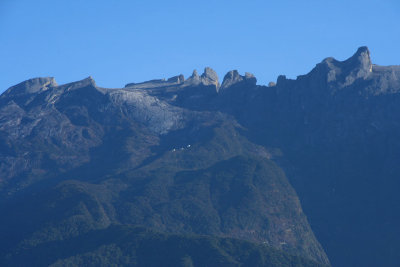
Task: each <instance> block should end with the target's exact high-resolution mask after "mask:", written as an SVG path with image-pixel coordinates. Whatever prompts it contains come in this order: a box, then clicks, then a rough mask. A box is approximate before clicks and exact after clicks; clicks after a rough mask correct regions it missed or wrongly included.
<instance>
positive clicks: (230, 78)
mask: <svg viewBox="0 0 400 267" xmlns="http://www.w3.org/2000/svg"><path fill="white" fill-rule="evenodd" d="M241 82H246V83H250V84H254V85H255V84H256V83H257V79H256V77H255V76H254V75H253V74H251V73H249V72H246V73H245V75H244V76H241V75H240V74H239V72H238V71H237V70H231V71H229V72H228V73H227V74H225V76H224V80H223V82H222V85H221V89H222V90H224V89H226V88H228V87H230V86H232V85H234V84H238V83H241Z"/></svg>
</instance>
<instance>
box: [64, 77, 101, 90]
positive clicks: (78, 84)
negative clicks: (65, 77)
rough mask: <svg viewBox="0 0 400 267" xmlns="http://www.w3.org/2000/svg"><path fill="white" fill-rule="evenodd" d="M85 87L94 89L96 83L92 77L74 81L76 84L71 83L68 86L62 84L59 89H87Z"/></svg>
mask: <svg viewBox="0 0 400 267" xmlns="http://www.w3.org/2000/svg"><path fill="white" fill-rule="evenodd" d="M87 86H93V87H96V82H95V80H94V79H93V77H92V76H89V77H87V78H85V79H82V80H80V81H76V82H72V83H68V84H64V85H62V86H61V87H62V88H65V87H66V88H67V90H74V89H77V88H82V87H87Z"/></svg>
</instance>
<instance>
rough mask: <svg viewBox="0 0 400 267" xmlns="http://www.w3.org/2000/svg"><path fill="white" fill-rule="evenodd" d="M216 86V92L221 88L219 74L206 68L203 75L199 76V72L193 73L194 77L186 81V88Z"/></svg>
mask: <svg viewBox="0 0 400 267" xmlns="http://www.w3.org/2000/svg"><path fill="white" fill-rule="evenodd" d="M200 84H202V85H206V86H209V85H214V86H215V88H216V90H218V88H219V86H220V85H219V81H218V75H217V73H216V72H215V71H214V70H213V69H212V68H210V67H206V68H204V72H203V74H201V76H199V74H198V73H197V70H194V71H193V74H192V76H190V78H189V79H187V80H186V81H185V86H196V85H200Z"/></svg>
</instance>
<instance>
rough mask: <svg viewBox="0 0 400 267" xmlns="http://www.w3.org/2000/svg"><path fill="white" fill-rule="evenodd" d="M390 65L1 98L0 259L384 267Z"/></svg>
mask: <svg viewBox="0 0 400 267" xmlns="http://www.w3.org/2000/svg"><path fill="white" fill-rule="evenodd" d="M399 91H400V66H378V65H375V64H373V63H372V62H371V58H370V51H369V50H368V48H367V47H361V48H359V49H358V50H357V51H356V53H355V54H354V55H353V56H351V57H350V58H349V59H347V60H344V61H338V60H336V59H334V58H327V59H324V60H323V61H322V62H321V63H319V64H317V65H316V66H315V68H314V69H312V70H311V71H310V72H309V73H308V74H306V75H301V76H298V77H297V79H287V78H286V77H285V76H284V75H281V76H279V77H278V79H277V82H276V83H272V82H271V83H270V84H269V85H268V86H263V85H257V79H256V78H255V77H254V75H252V74H250V73H245V74H244V75H241V74H239V72H238V71H236V70H232V71H230V72H228V73H227V74H226V75H225V76H224V78H223V81H222V84H220V82H219V78H218V76H217V74H216V72H215V71H214V70H212V69H211V68H205V70H204V72H203V73H202V74H201V75H199V74H198V73H197V71H194V72H193V74H192V76H190V77H188V78H187V79H185V77H184V76H183V75H177V76H174V77H171V78H168V79H157V80H151V81H147V82H140V83H128V84H127V85H126V86H125V87H124V88H117V89H109V88H102V87H99V86H98V85H97V84H96V83H95V81H94V80H93V78H91V77H88V78H86V79H84V80H82V81H78V82H73V83H69V84H64V85H58V84H57V83H56V81H55V79H54V78H34V79H31V80H28V81H25V82H22V83H20V84H18V85H15V86H13V87H11V88H9V89H8V90H6V91H5V92H4V93H3V94H2V95H1V96H0V212H1V214H2V218H3V219H2V220H1V222H0V229H1V230H0V265H1V266H26V265H27V264H28V263H29V264H28V265H35V266H49V265H51V266H66V265H71V266H76V265H78V266H99V265H104V266H105V265H121V266H161V265H162V266H330V265H332V266H397V264H398V262H399V261H400V256H399V254H398V253H397V250H398V249H400V245H399V244H400V234H398V231H397V225H398V223H399V222H400V216H398V215H397V214H399V210H398V206H399V205H398V203H400V196H399V194H398V193H397V191H398V190H397V189H398V188H399V187H400V182H399V180H398V177H399V176H400V168H399V164H398V160H399V158H400V155H399V151H400V141H399V140H400V138H399V136H400V124H399V121H400V93H399Z"/></svg>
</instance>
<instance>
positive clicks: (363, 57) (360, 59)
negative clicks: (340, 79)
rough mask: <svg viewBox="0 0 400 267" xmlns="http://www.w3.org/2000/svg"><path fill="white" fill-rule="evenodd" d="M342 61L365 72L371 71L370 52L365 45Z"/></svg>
mask: <svg viewBox="0 0 400 267" xmlns="http://www.w3.org/2000/svg"><path fill="white" fill-rule="evenodd" d="M343 63H345V64H346V63H347V64H351V65H352V67H354V68H360V69H362V70H364V71H366V72H371V71H372V61H371V54H370V52H369V49H368V47H366V46H361V47H359V48H358V49H357V51H356V53H355V54H354V55H353V56H352V57H350V58H349V59H347V60H345V61H344V62H343Z"/></svg>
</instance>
